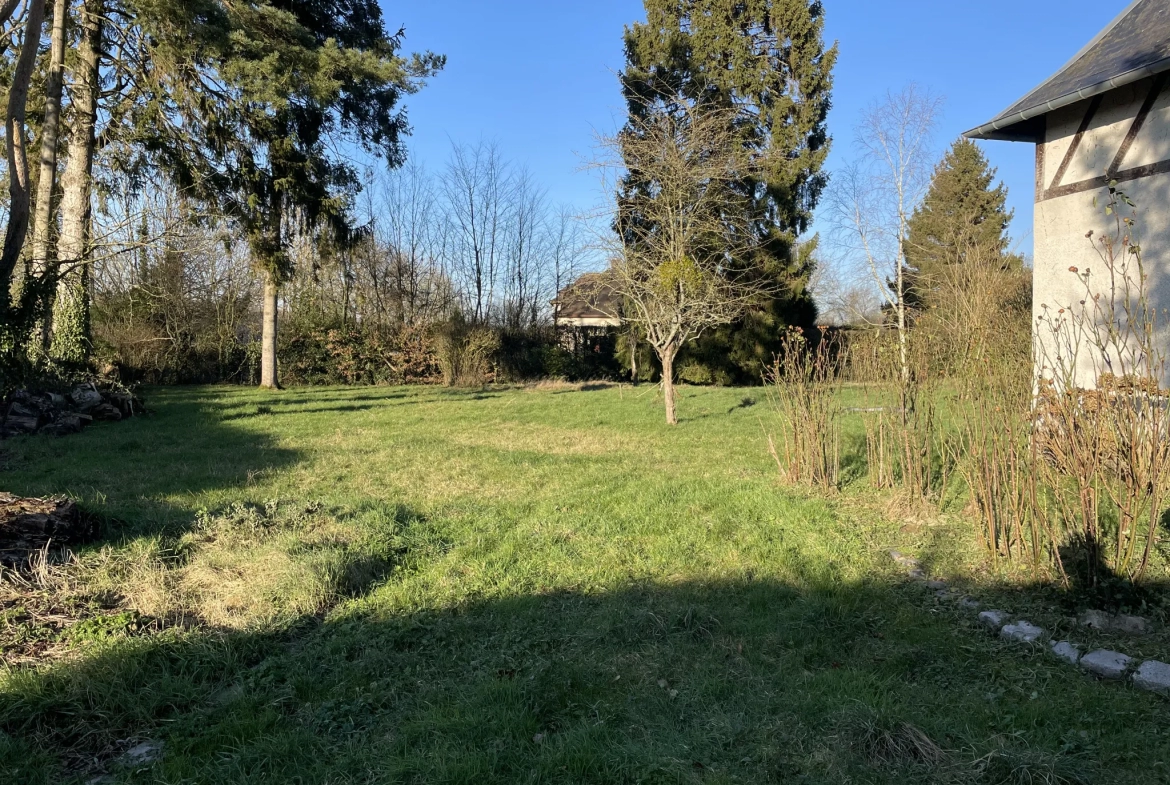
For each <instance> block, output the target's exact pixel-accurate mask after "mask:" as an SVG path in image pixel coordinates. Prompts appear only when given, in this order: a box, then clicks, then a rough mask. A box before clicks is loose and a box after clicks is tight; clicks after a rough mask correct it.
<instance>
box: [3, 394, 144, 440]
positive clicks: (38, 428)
mask: <svg viewBox="0 0 1170 785" xmlns="http://www.w3.org/2000/svg"><path fill="white" fill-rule="evenodd" d="M142 412H143V406H142V401H140V400H139V399H138V398H137V397H135V396H134V394H133V393H130V392H127V391H125V390H120V389H116V388H113V387H102V386H99V385H96V384H92V383H89V384H82V385H78V386H77V387H74V388H73V390H72V391H70V392H69V394H68V395H60V394H58V393H52V392H46V393H34V392H30V391H28V390H16V391H15V392H13V393H12V394H11V395H9V396H8V398H6V399H5V401H4V406H3V409H0V414H2V415H3V417H2V419H0V438H7V437H9V436H17V435H19V434H30V433H43V434H49V435H53V436H67V435H69V434H71V433H77V432H78V431H80V430H81V429H82V428H84V427H85V426H87V425H89V424H90V423H91V422H94V421H95V420H99V421H109V422H117V421H119V420H124V419H126V418H128V417H133V416H134V415H136V414H141V413H142Z"/></svg>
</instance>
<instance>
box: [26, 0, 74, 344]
mask: <svg viewBox="0 0 1170 785" xmlns="http://www.w3.org/2000/svg"><path fill="white" fill-rule="evenodd" d="M68 18H69V2H68V0H53V33H52V44H51V46H50V49H49V74H48V79H47V81H46V84H45V124H44V126H43V127H42V128H41V139H40V143H41V161H40V174H39V176H38V179H37V199H36V205H35V207H34V212H33V222H32V248H31V256H32V275H33V277H35V278H37V279H38V280H41V279H44V278H45V276H47V275H49V274H50V272H53V273H54V274H55V271H54V270H53V269H52V268H53V265H51V264H50V263H49V255H50V245H51V242H52V237H51V236H50V234H51V229H52V224H53V217H54V214H55V213H54V210H53V197H54V195H55V193H56V190H57V145H58V141H59V133H60V127H61V80H62V75H63V73H64V70H65V22H66V20H67V19H68ZM46 295H47V293H46ZM33 333H34V335H33V343H34V345H37V346H39V347H40V348H41V349H42V350H43V351H46V352H47V351H48V349H49V320H48V318H45V319H44V320H41V321H39V322H38V327H37V328H36V329H34V331H33Z"/></svg>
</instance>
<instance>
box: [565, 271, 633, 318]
mask: <svg viewBox="0 0 1170 785" xmlns="http://www.w3.org/2000/svg"><path fill="white" fill-rule="evenodd" d="M552 304H553V308H555V314H556V321H557V323H558V324H575V325H581V326H604V325H613V326H617V325H619V324H621V319H620V318H619V317H618V316H617V314H618V313H619V311H620V310H621V307H620V306H621V297H620V296H619V295H618V294H617V292H615V291H614V288H613V284H612V283H611V280H610V275H609V273H586V274H585V275H582V276H581V277H580V278H578V279H577V280H576V281H573V283H571V284H569V285H568V286H566V287H565V288H564V289H561V291H560V292H558V293H557V299H555V300H553V302H552Z"/></svg>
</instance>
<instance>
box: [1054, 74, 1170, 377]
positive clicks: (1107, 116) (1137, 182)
mask: <svg viewBox="0 0 1170 785" xmlns="http://www.w3.org/2000/svg"><path fill="white" fill-rule="evenodd" d="M1150 85H1151V82H1150V80H1144V81H1141V82H1137V83H1135V84H1133V85H1130V86H1127V87H1124V88H1119V89H1117V90H1114V91H1112V92H1110V93H1107V94H1106V95H1105V96H1103V99H1102V102H1101V105H1100V108H1099V110H1098V112H1097V114H1096V117H1095V119H1094V120H1093V122H1092V123H1091V125H1090V126H1089V127H1088V129H1087V131H1086V133H1085V134H1084V137H1083V138H1082V140H1081V142H1080V145H1079V146H1078V147H1077V151H1076V153H1075V154H1074V156H1073V158H1072V159H1071V161H1070V162H1069V166H1068V168H1067V171H1066V172H1065V173H1064V174H1063V176H1062V177H1061V180H1060V183H1061V184H1063V185H1065V186H1068V185H1070V184H1073V183H1079V182H1082V181H1085V180H1090V179H1092V178H1095V177H1101V176H1103V175H1104V174H1105V172H1106V170H1107V169H1108V168H1109V166H1110V164H1111V163H1113V160H1114V158H1115V157H1116V156H1117V154H1118V151H1119V150H1120V149H1121V147H1122V143H1123V142H1124V140H1125V138H1126V135H1127V134H1128V133H1129V131H1130V129H1131V127H1132V126H1133V121H1134V118H1135V117H1136V116H1137V114H1138V112H1139V110H1140V108H1141V106H1142V104H1143V102H1145V100H1146V98H1147V96H1148V95H1149V92H1150ZM1088 106H1089V101H1084V102H1081V103H1077V104H1074V105H1072V106H1069V107H1066V108H1064V109H1061V110H1058V111H1055V112H1053V113H1051V114H1050V115H1049V116H1048V129H1047V135H1046V144H1045V145H1044V150H1043V153H1042V155H1041V156H1040V158H1042V164H1041V161H1040V159H1039V158H1038V166H1037V190H1038V194H1037V198H1038V199H1042V197H1041V196H1040V193H1039V192H1040V190H1041V187H1043V189H1049V188H1052V187H1053V185H1054V179H1055V177H1056V175H1057V173H1058V170H1059V168H1060V166H1061V164H1062V162H1063V161H1064V159H1065V157H1066V154H1067V152H1068V150H1069V148H1070V146H1071V145H1072V143H1073V139H1074V137H1075V136H1076V134H1077V131H1078V129H1079V128H1080V126H1081V123H1082V121H1083V119H1084V117H1085V114H1086V110H1087V108H1088ZM1167 160H1170V85H1168V86H1167V88H1166V89H1165V90H1163V92H1162V94H1161V96H1160V97H1159V98H1158V100H1157V102H1156V103H1155V104H1154V106H1153V109H1152V111H1151V112H1150V113H1149V115H1148V117H1147V119H1146V121H1145V124H1144V125H1143V126H1142V129H1141V131H1140V132H1139V133H1138V135H1137V136H1136V137H1135V138H1134V140H1133V142H1132V145H1131V147H1130V148H1129V151H1128V153H1127V154H1126V156H1125V158H1124V160H1123V161H1122V163H1121V165H1120V167H1119V170H1120V171H1125V170H1127V169H1131V168H1134V167H1139V166H1142V165H1147V164H1156V163H1159V162H1162V161H1167ZM1118 188H1119V189H1120V190H1121V191H1122V192H1123V193H1125V195H1126V196H1128V197H1129V198H1130V200H1131V201H1133V203H1134V204H1135V206H1136V207H1135V208H1129V207H1124V206H1123V208H1122V211H1121V214H1122V215H1126V216H1129V215H1135V212H1136V215H1135V218H1136V221H1137V225H1136V231H1135V238H1136V239H1137V241H1138V242H1139V243H1140V244H1141V247H1142V249H1143V257H1144V264H1145V268H1146V272H1147V274H1148V276H1149V292H1150V301H1151V303H1152V304H1153V305H1154V306H1155V308H1156V309H1157V310H1158V311H1159V320H1160V321H1159V333H1158V341H1157V342H1158V345H1159V346H1160V347H1162V348H1163V350H1164V351H1170V329H1168V328H1170V317H1165V316H1163V312H1165V311H1167V310H1170V174H1156V175H1152V176H1148V177H1141V178H1138V179H1133V180H1129V181H1127V182H1120V183H1119V184H1118ZM1108 199H1109V196H1108V190H1107V189H1106V188H1104V187H1097V188H1094V189H1092V190H1087V191H1082V192H1079V193H1072V194H1069V195H1066V196H1058V197H1055V198H1050V199H1047V200H1043V199H1042V200H1041V201H1039V202H1038V203H1037V205H1036V218H1035V238H1034V239H1035V260H1034V287H1035V292H1034V295H1035V296H1034V300H1033V317H1034V319H1036V320H1038V324H1037V327H1036V338H1037V344H1038V347H1039V350H1038V351H1039V352H1040V354H1041V356H1042V357H1047V358H1048V361H1049V362H1052V358H1053V357H1055V356H1058V355H1059V356H1061V357H1062V360H1063V361H1065V362H1069V357H1068V355H1069V354H1070V353H1069V352H1068V351H1067V347H1066V348H1065V349H1063V350H1062V349H1060V348H1058V347H1057V346H1055V342H1054V340H1053V338H1052V330H1051V329H1050V328H1049V327H1048V326H1047V323H1046V320H1047V319H1050V318H1054V317H1058V316H1059V311H1060V309H1062V308H1063V309H1065V312H1066V315H1069V314H1073V313H1078V312H1081V313H1083V311H1082V310H1081V309H1082V306H1081V305H1080V302H1081V301H1082V300H1084V299H1085V285H1084V283H1083V282H1082V281H1081V280H1079V279H1078V278H1077V275H1076V274H1075V273H1072V272H1070V270H1069V268H1071V267H1075V268H1077V270H1078V271H1080V272H1084V271H1085V270H1089V271H1091V273H1092V276H1091V279H1090V280H1091V285H1092V287H1093V291H1094V292H1095V293H1099V294H1101V295H1102V296H1103V297H1104V296H1108V294H1107V292H1108V288H1109V287H1108V285H1107V277H1106V273H1107V268H1106V265H1104V264H1103V263H1102V260H1101V257H1100V255H1099V249H1100V246H1099V244H1098V243H1097V238H1100V237H1101V236H1102V235H1104V234H1107V233H1108V234H1112V233H1113V232H1115V224H1114V223H1113V219H1112V218H1110V217H1107V216H1106V215H1105V208H1106V204H1107V202H1108ZM1090 230H1091V231H1093V233H1094V240H1092V241H1091V240H1089V239H1086V237H1085V235H1086V234H1087V233H1088V232H1089V231H1090ZM1046 306H1047V307H1046ZM1163 324H1165V325H1166V327H1162V326H1161V325H1163ZM1080 343H1081V345H1080V353H1079V354H1077V355H1076V360H1075V362H1072V363H1070V364H1072V365H1074V366H1075V375H1076V380H1075V383H1076V384H1077V385H1078V386H1082V387H1093V386H1095V383H1096V379H1097V378H1098V376H1099V374H1100V373H1101V372H1102V371H1105V370H1110V369H1108V368H1107V367H1105V364H1104V363H1103V362H1102V358H1101V356H1100V353H1099V352H1093V351H1091V347H1090V346H1089V345H1088V344H1089V343H1090V342H1089V341H1084V340H1082V341H1081V342H1080ZM1038 364H1043V360H1042V359H1041V360H1038ZM1041 370H1042V369H1041ZM1113 370H1114V372H1118V370H1120V372H1121V373H1125V372H1128V371H1129V370H1130V369H1113ZM1164 381H1170V379H1165V380H1164Z"/></svg>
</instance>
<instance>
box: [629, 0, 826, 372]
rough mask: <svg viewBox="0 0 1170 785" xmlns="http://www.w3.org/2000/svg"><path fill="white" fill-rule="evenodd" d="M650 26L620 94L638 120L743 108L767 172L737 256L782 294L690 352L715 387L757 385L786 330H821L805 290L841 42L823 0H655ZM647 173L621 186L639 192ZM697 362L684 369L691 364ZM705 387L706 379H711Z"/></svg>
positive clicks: (637, 28)
mask: <svg viewBox="0 0 1170 785" xmlns="http://www.w3.org/2000/svg"><path fill="white" fill-rule="evenodd" d="M645 6H646V15H647V21H646V23H645V24H635V25H633V26H632V27H628V28H627V29H626V33H625V50H626V68H625V71H624V72H623V74H622V88H623V92H624V94H625V97H626V100H627V104H628V111H629V112H630V116H631V119H636V118H638V117H639V115H640V114H642V113H645V112H646V111H649V109H648V108H649V107H654V106H655V105H656V104H658V105H661V106H664V107H666V108H667V110H668V111H669V107H670V106H672V105H674V106H679V105H696V104H704V103H706V104H710V105H713V106H717V107H720V108H728V107H732V108H735V109H736V110H738V111H737V112H736V116H737V119H736V120H735V123H736V130H737V133H738V135H739V138H740V139H741V140H742V144H743V145H744V147H745V149H747V150H748V152H749V153H750V155H751V156H752V158H753V159H754V161H755V162H756V163H757V164H758V166H757V167H755V168H753V171H757V172H759V173H760V174H759V175H757V176H756V178H755V179H745V180H744V181H743V182H742V183H740V189H741V192H742V193H743V194H745V195H748V196H749V197H750V199H749V201H750V208H749V209H750V210H751V213H752V215H751V225H752V227H753V229H754V231H755V232H756V233H757V234H758V236H759V238H760V243H759V244H758V245H756V246H755V248H756V249H757V250H754V251H753V253H756V254H759V255H761V256H762V257H763V258H762V259H753V260H750V262H749V260H739V261H741V262H743V264H744V267H745V268H749V267H750V268H758V269H762V270H763V271H764V273H763V274H764V275H766V276H768V278H769V279H771V280H772V281H773V282H774V283H775V287H774V289H775V294H774V295H773V296H771V297H770V298H769V300H768V301H767V302H764V303H762V304H761V305H760V306H758V307H756V308H754V309H753V310H752V311H751V312H750V313H749V314H747V315H746V316H745V317H744V318H742V319H740V320H739V321H737V322H736V323H735V324H733V325H730V326H727V327H724V328H720V329H718V330H716V331H713V332H711V333H708V334H706V335H705V336H704V337H703V338H701V339H700V340H699V341H697V342H696V344H695V345H694V346H692V347H691V348H690V349H689V350H688V354H689V357H690V360H689V364H690V365H691V366H692V367H694V366H696V365H697V366H699V367H701V369H702V371H701V372H702V373H704V374H706V376H707V378H708V379H711V380H716V381H732V380H735V379H758V378H759V373H760V371H761V370H762V368H763V366H764V364H765V363H767V362H769V361H770V360H771V357H772V355H773V353H774V352H775V351H776V350H777V349H778V342H779V338H780V335H781V333H782V331H783V328H784V326H785V325H787V324H799V325H811V324H812V323H813V322H814V320H815V318H816V308H815V306H814V305H813V302H812V298H811V296H810V295H809V294H808V292H807V291H806V285H807V283H808V279H809V276H810V275H811V273H812V252H813V249H814V248H815V242H807V243H800V242H798V240H799V238H800V236H801V235H802V234H804V233H805V232H806V231H807V229H808V227H809V224H810V222H811V220H812V212H813V209H814V208H815V206H816V204H817V201H818V200H819V198H820V195H821V192H822V191H823V189H824V187H825V185H826V182H827V175H826V174H825V173H824V171H823V166H824V162H825V157H826V156H827V155H828V151H829V142H830V139H829V136H828V133H827V130H826V126H825V119H826V116H827V114H828V111H829V106H830V98H831V89H832V69H833V65H834V63H835V62H836V59H837V49H836V46H832V47H830V48H828V49H826V47H825V45H824V37H823V28H824V9H823V6H822V4H821V3H820V2H819V0H812V2H810V0H645ZM641 185H642V184H640V183H639V182H638V178H637V173H636V172H635V173H631V175H630V176H629V177H628V178H627V179H626V181H625V182H624V184H623V191H624V192H625V193H627V194H630V193H632V192H634V191H636V190H637V189H638V188H640V187H641ZM687 364H688V361H687V360H684V361H683V365H684V367H686V365H687ZM694 380H695V381H701V380H704V379H703V378H702V377H700V378H698V379H694Z"/></svg>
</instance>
